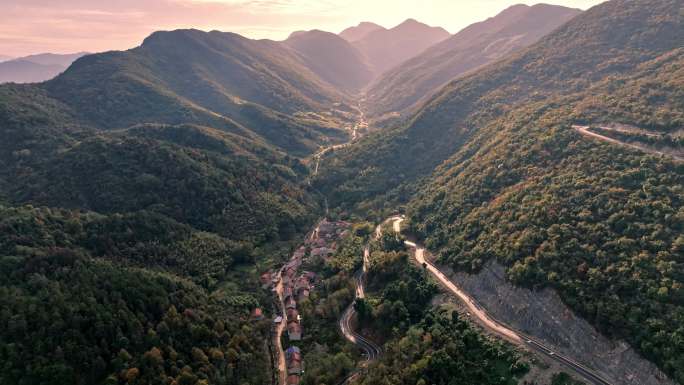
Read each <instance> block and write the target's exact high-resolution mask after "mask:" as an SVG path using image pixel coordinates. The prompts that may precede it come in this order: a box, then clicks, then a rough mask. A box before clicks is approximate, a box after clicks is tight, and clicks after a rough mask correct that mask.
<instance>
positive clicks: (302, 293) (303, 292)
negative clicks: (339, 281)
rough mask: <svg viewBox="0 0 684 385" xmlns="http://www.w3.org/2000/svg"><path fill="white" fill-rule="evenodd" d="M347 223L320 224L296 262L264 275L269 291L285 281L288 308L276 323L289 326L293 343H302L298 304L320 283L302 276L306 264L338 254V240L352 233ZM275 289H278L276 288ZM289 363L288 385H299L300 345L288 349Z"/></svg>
mask: <svg viewBox="0 0 684 385" xmlns="http://www.w3.org/2000/svg"><path fill="white" fill-rule="evenodd" d="M348 227H349V223H347V222H328V221H326V220H323V221H322V222H320V223H319V225H318V226H317V228H316V230H315V231H314V233H313V234H312V235H311V237H309V238H307V240H306V241H305V243H304V245H303V246H301V247H300V248H299V249H297V251H295V252H294V254H293V255H292V259H290V261H289V262H288V263H287V264H285V266H283V268H282V269H281V271H280V274H279V275H275V274H273V275H272V274H270V273H264V274H263V275H262V276H261V282H262V285H263V286H264V287H265V288H266V287H268V286H271V285H273V286H274V287H275V286H276V285H277V284H278V283H279V282H278V280H279V279H280V280H282V282H281V283H282V290H283V291H282V300H283V304H284V306H285V308H284V311H285V314H284V315H282V316H277V317H276V318H275V319H274V323H275V324H280V323H282V322H285V323H286V330H287V335H288V339H289V340H290V341H291V342H294V341H301V339H302V334H303V329H302V317H301V316H300V315H299V312H298V310H297V303H298V302H301V301H302V300H304V299H306V298H308V297H309V294H310V293H311V290H312V288H313V287H314V284H315V281H316V274H315V273H313V272H308V271H304V272H302V273H299V269H300V267H301V265H302V261H303V260H304V259H305V258H306V256H307V251H309V253H308V255H309V257H319V256H320V257H328V256H330V255H332V254H333V253H334V252H335V248H336V243H337V240H338V239H340V238H341V237H342V236H344V234H345V231H348V230H347V229H348ZM273 290H275V289H273ZM285 362H286V366H287V382H286V383H287V385H296V384H299V382H300V379H301V375H302V374H303V373H304V366H303V361H302V353H301V351H300V349H299V348H298V347H297V346H294V345H292V346H290V347H289V348H288V349H287V350H285Z"/></svg>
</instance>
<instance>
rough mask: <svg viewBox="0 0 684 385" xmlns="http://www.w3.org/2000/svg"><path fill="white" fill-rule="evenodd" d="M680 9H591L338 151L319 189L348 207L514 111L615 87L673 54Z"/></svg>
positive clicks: (671, 4) (625, 5)
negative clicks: (607, 84) (331, 191)
mask: <svg viewBox="0 0 684 385" xmlns="http://www.w3.org/2000/svg"><path fill="white" fill-rule="evenodd" d="M679 8H680V5H679V4H678V2H676V1H673V0H670V1H664V0H654V1H647V2H637V3H635V2H626V1H610V2H607V3H604V4H602V5H599V6H597V7H594V8H592V9H591V12H585V13H584V14H582V15H580V16H578V17H576V18H575V19H573V20H571V21H570V22H569V23H567V24H565V25H564V26H563V27H562V28H560V29H559V30H557V31H555V32H554V33H552V34H550V35H548V36H547V37H545V38H544V39H542V40H541V41H540V42H539V43H537V44H535V45H533V46H532V47H530V48H528V49H526V50H524V51H522V52H520V53H517V54H514V55H513V56H512V57H511V58H510V59H506V60H503V61H501V62H498V63H495V64H492V65H489V66H487V67H485V68H483V69H481V70H479V71H477V72H476V73H473V74H471V75H469V76H466V77H463V78H461V79H458V80H455V81H453V82H451V83H450V84H449V85H447V86H446V87H444V88H443V89H442V90H441V91H439V92H438V93H437V94H435V95H434V96H433V97H432V98H431V99H430V100H429V101H428V102H426V103H425V104H424V105H423V106H422V108H421V109H420V110H419V111H418V112H417V113H416V114H415V115H414V116H413V117H412V118H411V119H410V120H409V121H408V122H407V123H406V124H402V125H400V126H397V127H395V128H393V129H389V130H385V131H382V132H378V133H375V134H373V135H369V136H367V137H366V138H363V140H362V141H361V142H360V143H359V145H358V146H352V147H348V148H345V149H342V150H340V151H337V152H336V154H335V156H334V157H332V158H331V159H330V162H331V163H330V164H329V166H328V167H325V169H324V173H323V174H321V178H320V185H321V187H322V188H324V189H325V188H327V186H337V187H336V188H335V191H336V192H340V193H341V194H344V196H345V200H346V201H347V202H349V201H350V199H351V201H353V200H355V199H356V200H362V199H365V198H366V197H369V196H373V195H375V194H377V193H378V192H386V191H388V190H390V189H392V188H395V187H397V186H399V185H400V184H405V183H407V182H411V181H415V180H416V178H419V177H422V176H424V175H425V173H429V172H431V171H432V170H433V169H434V168H435V167H436V166H437V165H439V164H440V163H442V162H443V161H444V160H445V159H446V158H448V157H449V156H451V155H452V154H454V153H455V152H456V151H457V150H459V149H460V148H461V147H462V146H463V144H464V143H466V142H467V141H468V140H470V139H472V137H473V135H475V134H477V133H478V129H480V128H482V127H484V126H485V125H487V124H488V123H490V122H491V121H493V120H494V119H498V118H500V117H501V116H503V115H504V114H505V113H508V112H510V111H512V110H514V109H515V108H517V107H519V106H523V105H524V104H526V103H532V102H542V101H544V100H547V98H550V97H557V96H561V95H573V94H577V95H578V97H580V96H582V95H583V96H584V97H586V98H589V96H590V94H589V93H588V92H587V90H589V89H590V87H592V86H594V85H597V84H599V83H600V82H601V81H608V80H610V79H613V78H612V77H616V78H615V81H616V82H618V83H619V80H618V79H619V78H620V77H626V78H629V74H630V73H631V72H632V71H635V70H636V69H637V68H638V67H639V66H640V65H642V64H643V63H644V62H647V61H649V60H653V59H656V58H658V57H660V56H662V55H666V54H667V53H668V52H671V51H672V50H674V49H676V48H679V47H680V46H681V41H682V39H681V38H682V33H684V32H683V31H682V24H681V23H682V21H681V16H680V13H679ZM675 88H676V87H675ZM623 110H625V111H629V110H630V109H628V108H624V109H623ZM630 114H632V115H633V113H630Z"/></svg>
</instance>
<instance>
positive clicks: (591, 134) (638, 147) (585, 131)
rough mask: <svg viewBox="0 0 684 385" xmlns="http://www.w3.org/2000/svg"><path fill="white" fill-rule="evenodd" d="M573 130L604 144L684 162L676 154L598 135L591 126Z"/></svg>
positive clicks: (682, 158)
mask: <svg viewBox="0 0 684 385" xmlns="http://www.w3.org/2000/svg"><path fill="white" fill-rule="evenodd" d="M572 128H573V129H574V130H575V131H577V132H579V133H580V134H581V135H583V136H587V137H591V138H595V139H598V140H601V141H604V142H608V143H612V144H617V145H619V146H623V147H629V148H633V149H635V150H639V151H642V152H645V153H647V154H651V155H659V156H668V157H671V158H673V159H674V160H676V161H678V162H684V157H681V156H678V155H674V154H670V153H667V152H663V151H658V150H655V149H653V148H649V147H647V146H644V145H638V144H634V143H626V142H623V141H620V140H617V139H615V138H610V137H607V136H605V135H601V134H598V133H596V132H593V131H591V130H590V128H591V127H590V126H578V125H573V126H572ZM598 128H601V129H603V130H609V131H615V132H622V133H625V132H626V131H625V130H620V129H615V128H611V127H598Z"/></svg>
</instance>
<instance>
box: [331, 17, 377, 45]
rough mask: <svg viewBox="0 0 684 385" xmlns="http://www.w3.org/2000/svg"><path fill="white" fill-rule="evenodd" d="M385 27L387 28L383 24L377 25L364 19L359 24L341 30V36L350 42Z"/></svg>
mask: <svg viewBox="0 0 684 385" xmlns="http://www.w3.org/2000/svg"><path fill="white" fill-rule="evenodd" d="M385 29H386V28H385V27H383V26H381V25H377V24H375V23H371V22H369V21H362V22H360V23H359V24H358V25H357V26H355V27H349V28H347V29H345V30H344V31H342V32H340V37H341V38H343V39H344V40H347V41H348V42H355V41H358V40H361V39H363V38H364V37H366V36H367V35H368V34H370V33H372V32H375V31H379V30H385Z"/></svg>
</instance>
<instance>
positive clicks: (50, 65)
mask: <svg viewBox="0 0 684 385" xmlns="http://www.w3.org/2000/svg"><path fill="white" fill-rule="evenodd" d="M85 55H87V53H86V52H79V53H74V54H66V55H59V54H51V53H44V54H38V55H30V56H25V57H20V58H16V59H15V58H11V57H9V56H0V83H9V82H13V83H37V82H42V81H45V80H50V79H52V78H54V77H55V76H57V75H59V74H60V73H62V72H64V71H65V70H66V69H67V68H68V67H69V66H70V65H71V63H73V62H74V60H76V59H78V58H80V57H82V56H85Z"/></svg>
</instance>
